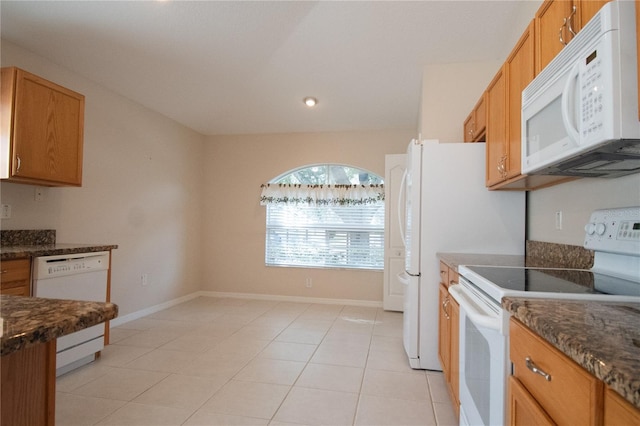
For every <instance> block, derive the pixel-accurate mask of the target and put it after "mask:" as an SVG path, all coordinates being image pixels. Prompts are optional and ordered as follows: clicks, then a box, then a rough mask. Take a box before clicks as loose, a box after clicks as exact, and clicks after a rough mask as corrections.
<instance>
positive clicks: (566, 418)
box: [510, 319, 604, 425]
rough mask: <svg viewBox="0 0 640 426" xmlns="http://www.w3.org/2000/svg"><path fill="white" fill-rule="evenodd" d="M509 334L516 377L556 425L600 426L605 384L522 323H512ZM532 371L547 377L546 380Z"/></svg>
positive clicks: (513, 321) (512, 321)
mask: <svg viewBox="0 0 640 426" xmlns="http://www.w3.org/2000/svg"><path fill="white" fill-rule="evenodd" d="M510 333H511V344H510V358H511V361H512V362H513V365H514V373H513V375H514V376H515V377H516V378H517V379H518V380H519V381H520V382H521V383H522V385H523V386H524V387H525V388H526V389H527V391H528V392H529V393H530V394H531V395H532V396H533V398H535V399H536V400H537V401H538V403H539V404H540V406H541V407H542V408H543V410H544V411H545V412H546V413H547V414H549V416H550V417H551V418H552V419H553V421H554V422H556V423H557V424H576V425H578V424H579V425H595V424H600V423H601V420H602V414H601V411H600V407H602V402H603V392H604V389H603V383H602V382H601V381H599V380H598V379H596V378H595V377H594V376H592V375H591V374H589V372H587V371H586V370H585V369H583V368H582V367H580V366H579V365H578V364H576V363H575V362H573V361H572V360H571V359H569V358H568V357H567V356H566V355H564V354H563V353H561V352H560V351H558V350H557V349H555V348H554V347H552V346H551V345H550V344H549V343H547V342H546V341H544V340H543V339H542V338H541V337H539V336H538V335H536V334H535V333H533V332H532V331H530V330H529V329H528V328H526V327H525V326H524V325H522V324H521V323H520V322H518V321H515V320H513V319H512V320H511V325H510ZM527 360H529V361H527ZM533 368H537V369H539V370H540V371H541V372H543V373H546V374H547V375H548V376H547V377H546V378H545V377H544V376H543V375H542V374H540V373H536V372H534V371H532V369H533Z"/></svg>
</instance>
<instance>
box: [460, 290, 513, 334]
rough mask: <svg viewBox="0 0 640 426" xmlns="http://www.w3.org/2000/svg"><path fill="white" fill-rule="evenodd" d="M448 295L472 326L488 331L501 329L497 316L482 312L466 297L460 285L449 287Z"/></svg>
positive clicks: (500, 322)
mask: <svg viewBox="0 0 640 426" xmlns="http://www.w3.org/2000/svg"><path fill="white" fill-rule="evenodd" d="M449 293H450V294H451V295H452V296H453V298H454V299H456V302H458V304H459V305H460V308H461V309H463V310H464V312H465V314H466V315H467V317H469V319H470V320H471V321H473V323H474V324H476V325H479V326H481V327H484V328H488V329H490V330H497V331H500V330H501V329H502V320H501V319H500V317H499V316H496V315H490V314H488V313H487V312H484V311H483V310H482V309H481V308H480V307H479V306H478V305H477V304H476V303H474V302H473V301H472V300H471V299H470V298H469V296H467V294H466V292H465V291H464V288H463V287H462V286H461V285H460V284H454V285H451V286H449Z"/></svg>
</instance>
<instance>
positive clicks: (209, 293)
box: [200, 291, 382, 308]
mask: <svg viewBox="0 0 640 426" xmlns="http://www.w3.org/2000/svg"><path fill="white" fill-rule="evenodd" d="M200 295H201V296H210V297H230V298H234V299H256V300H274V301H277V302H298V303H319V304H323V305H349V306H364V307H369V308H381V307H382V302H376V301H373V300H354V299H325V298H321V297H304V296H279V295H275V294H258V293H228V292H220V291H201V292H200Z"/></svg>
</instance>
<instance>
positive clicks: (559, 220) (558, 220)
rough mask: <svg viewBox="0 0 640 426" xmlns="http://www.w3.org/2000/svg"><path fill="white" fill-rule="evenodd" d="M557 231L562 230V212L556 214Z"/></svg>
mask: <svg viewBox="0 0 640 426" xmlns="http://www.w3.org/2000/svg"><path fill="white" fill-rule="evenodd" d="M556 229H562V211H557V212H556Z"/></svg>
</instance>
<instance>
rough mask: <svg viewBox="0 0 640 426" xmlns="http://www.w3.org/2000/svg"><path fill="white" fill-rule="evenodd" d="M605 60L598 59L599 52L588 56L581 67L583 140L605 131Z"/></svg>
mask: <svg viewBox="0 0 640 426" xmlns="http://www.w3.org/2000/svg"><path fill="white" fill-rule="evenodd" d="M602 61H603V58H601V57H598V50H597V49H596V50H594V51H593V52H592V53H591V54H589V55H587V57H586V58H585V60H584V64H583V65H582V66H581V67H580V78H579V79H578V81H579V82H580V83H579V84H580V98H581V99H580V105H581V110H580V112H579V114H580V119H581V122H582V123H581V126H579V127H580V129H581V133H582V134H581V135H580V136H581V138H582V139H583V140H586V139H588V138H590V137H592V136H593V135H596V134H598V133H600V132H602V130H603V125H604V107H603V105H604V100H605V99H604V96H605V93H604V90H603V89H604V86H603V83H604V79H603V76H602V74H603V69H602V68H603V67H602Z"/></svg>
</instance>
